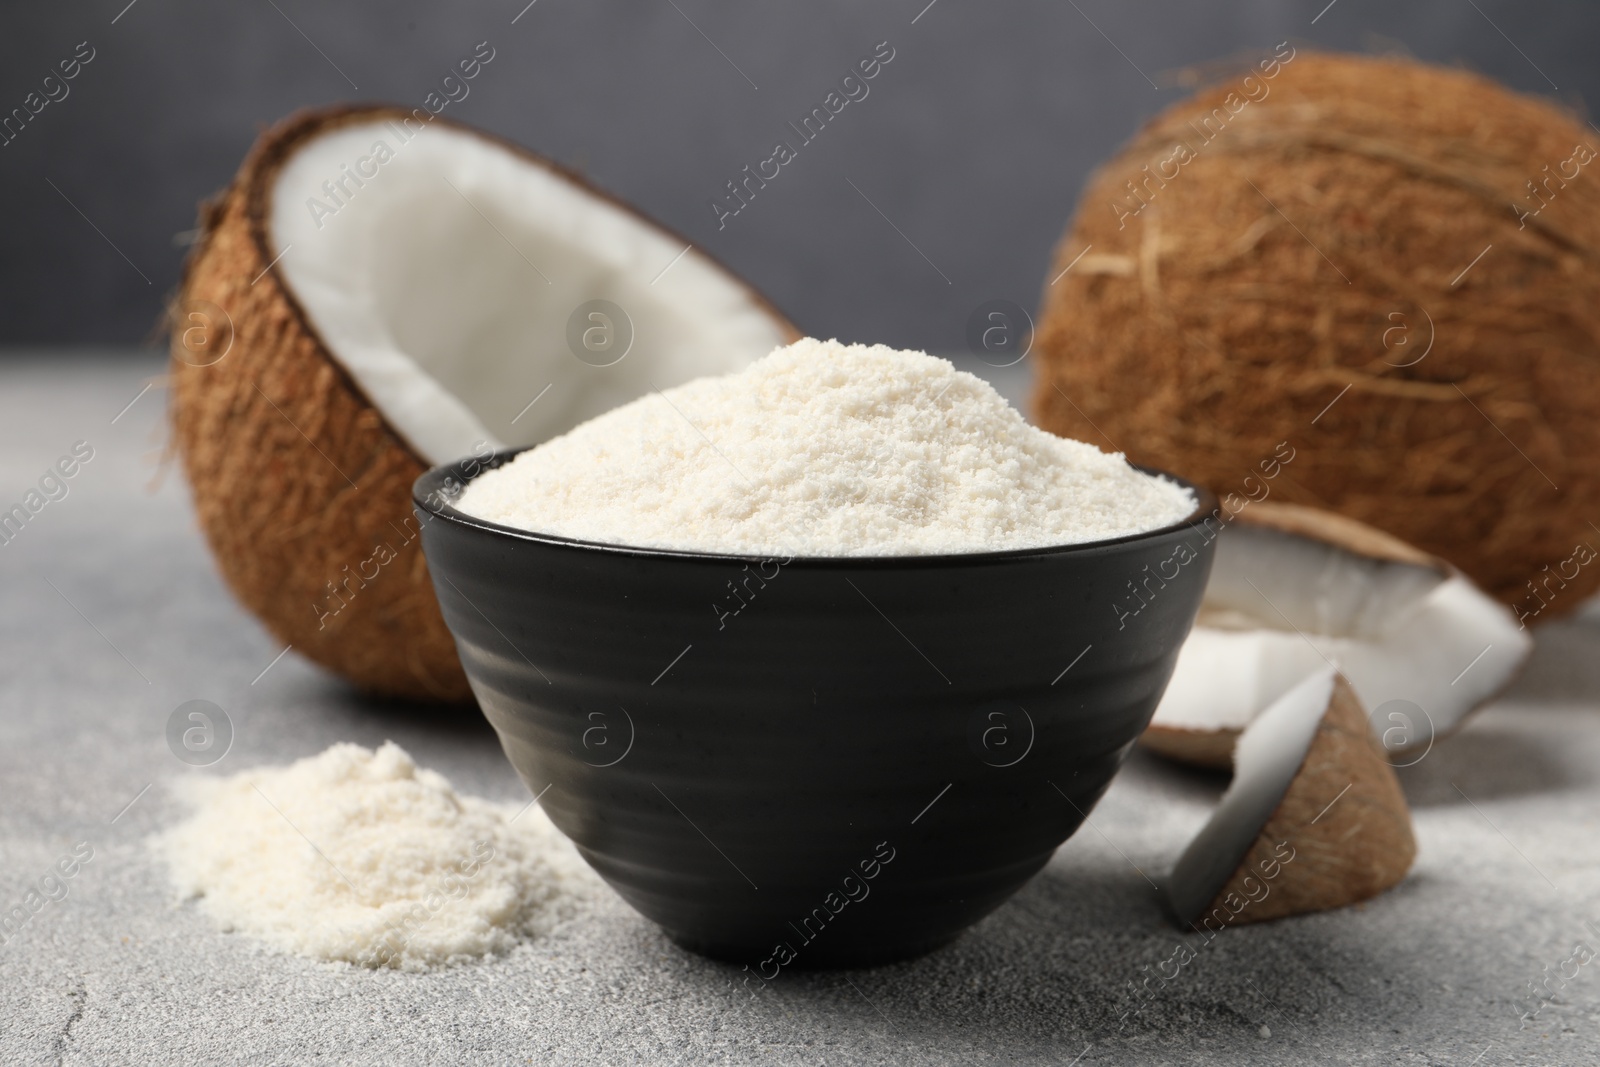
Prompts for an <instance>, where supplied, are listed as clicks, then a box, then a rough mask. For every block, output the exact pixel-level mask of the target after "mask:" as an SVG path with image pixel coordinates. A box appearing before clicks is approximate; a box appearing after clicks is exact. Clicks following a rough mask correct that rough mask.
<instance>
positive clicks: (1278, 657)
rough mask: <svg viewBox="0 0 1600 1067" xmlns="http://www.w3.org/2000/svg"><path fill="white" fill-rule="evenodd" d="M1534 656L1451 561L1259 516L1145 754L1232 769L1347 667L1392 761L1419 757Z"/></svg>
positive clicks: (1313, 524) (1242, 538) (1332, 521)
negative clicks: (1288, 703) (1335, 671)
mask: <svg viewBox="0 0 1600 1067" xmlns="http://www.w3.org/2000/svg"><path fill="white" fill-rule="evenodd" d="M1532 646H1533V641H1532V637H1531V635H1530V634H1529V633H1528V632H1527V630H1526V629H1525V628H1523V627H1521V626H1519V624H1518V623H1517V621H1516V619H1515V618H1514V617H1513V616H1512V614H1511V612H1510V611H1509V610H1508V609H1507V608H1505V607H1504V606H1502V605H1500V604H1498V603H1496V602H1495V601H1494V600H1492V599H1491V598H1490V597H1489V596H1488V595H1487V594H1485V593H1483V592H1482V591H1481V590H1479V589H1478V588H1477V587H1476V586H1475V585H1473V584H1472V582H1471V581H1470V580H1469V579H1468V578H1467V577H1466V576H1465V575H1463V574H1462V573H1461V572H1459V571H1457V570H1455V569H1454V568H1453V567H1451V566H1449V565H1448V564H1446V563H1444V562H1443V561H1442V560H1439V559H1436V558H1435V557H1432V556H1430V555H1428V554H1427V553H1425V552H1422V551H1420V550H1418V549H1416V548H1413V547H1412V546H1410V545H1407V544H1405V543H1404V542H1402V541H1400V540H1398V539H1397V538H1394V537H1390V536H1389V535H1388V534H1385V533H1383V532H1382V531H1380V530H1375V529H1373V528H1372V527H1370V526H1366V525H1364V524H1362V523H1359V522H1356V521H1355V520H1353V519H1349V518H1345V517H1343V516H1339V515H1334V514H1332V513H1330V512H1325V511H1319V510H1316V509H1314V508H1304V507H1299V506H1296V505H1287V504H1275V503H1259V504H1252V505H1250V506H1249V507H1247V508H1245V509H1244V510H1243V511H1242V512H1240V513H1239V515H1238V517H1237V518H1236V520H1235V521H1233V522H1231V523H1229V524H1228V526H1227V527H1225V528H1224V530H1223V531H1222V533H1221V534H1219V536H1218V539H1217V550H1216V559H1215V563H1214V565H1213V567H1212V571H1211V578H1210V581H1209V583H1208V584H1207V586H1206V593H1205V599H1204V601H1203V602H1202V606H1201V610H1200V615H1199V617H1198V619H1197V620H1196V624H1195V627H1194V629H1193V630H1192V631H1191V633H1190V635H1189V637H1188V639H1187V640H1186V641H1185V643H1184V646H1183V648H1182V650H1181V651H1180V653H1179V657H1178V664H1177V667H1176V669H1175V670H1174V672H1173V676H1172V681H1171V682H1170V683H1169V684H1168V686H1167V690H1166V693H1165V694H1164V695H1163V697H1162V701H1161V704H1160V705H1159V706H1158V707H1157V709H1156V712H1155V715H1154V717H1153V718H1152V720H1151V724H1150V727H1149V729H1148V730H1147V731H1146V732H1145V735H1144V738H1143V740H1144V744H1145V745H1146V746H1147V747H1149V748H1151V749H1153V750H1155V751H1157V752H1160V753H1161V754H1162V755H1165V756H1169V757H1171V758H1173V759H1178V760H1182V761H1184V762H1187V763H1194V764H1198V765H1201V766H1209V767H1221V768H1225V767H1227V766H1229V765H1230V763H1231V759H1230V757H1231V753H1232V749H1233V743H1234V741H1235V740H1236V739H1237V738H1238V736H1239V733H1240V731H1241V730H1243V729H1244V728H1245V727H1246V726H1248V725H1249V723H1250V722H1251V721H1252V720H1253V719H1254V718H1255V717H1256V716H1257V715H1258V714H1260V713H1261V712H1262V711H1263V709H1265V708H1266V707H1267V706H1268V705H1270V704H1271V703H1272V702H1273V701H1274V700H1276V699H1277V698H1278V697H1280V696H1282V695H1283V694H1284V693H1285V692H1287V691H1288V690H1289V689H1291V688H1292V687H1293V686H1295V685H1296V684H1297V683H1299V682H1300V681H1301V680H1302V679H1303V678H1305V677H1306V676H1307V675H1309V674H1311V673H1314V672H1316V671H1318V670H1320V669H1323V668H1325V667H1327V666H1329V665H1330V664H1336V665H1337V666H1338V667H1339V669H1340V670H1341V671H1343V673H1344V674H1345V676H1346V677H1347V678H1348V679H1349V681H1350V684H1351V685H1352V686H1353V687H1354V689H1355V691H1356V693H1357V694H1358V695H1359V696H1360V698H1361V701H1362V703H1363V704H1364V705H1365V706H1366V707H1367V708H1368V710H1369V711H1371V712H1373V713H1374V714H1373V724H1372V725H1373V728H1374V731H1375V733H1377V734H1378V735H1379V738H1380V740H1381V742H1382V743H1383V745H1384V747H1385V749H1386V750H1388V751H1389V752H1390V754H1391V755H1392V756H1394V757H1396V758H1403V757H1405V756H1407V755H1411V756H1415V755H1416V754H1417V753H1418V752H1420V751H1425V750H1426V747H1427V746H1428V745H1431V744H1432V743H1433V742H1434V741H1435V740H1436V739H1437V738H1439V737H1441V736H1443V735H1445V734H1448V733H1449V732H1451V731H1453V730H1454V729H1456V728H1457V727H1458V726H1459V725H1460V724H1461V722H1462V720H1463V719H1464V718H1465V717H1466V716H1467V715H1468V714H1469V713H1470V712H1472V711H1473V710H1474V709H1476V708H1477V707H1479V706H1481V705H1482V704H1483V703H1484V702H1485V701H1487V700H1488V699H1490V698H1491V697H1492V696H1494V694H1495V693H1497V692H1499V691H1500V689H1501V688H1503V687H1504V686H1505V684H1506V683H1507V682H1509V681H1510V679H1511V678H1512V677H1513V676H1514V675H1515V673H1516V672H1517V670H1518V669H1520V667H1521V666H1522V664H1523V662H1524V661H1525V660H1526V659H1527V656H1528V654H1529V652H1530V651H1531V650H1532Z"/></svg>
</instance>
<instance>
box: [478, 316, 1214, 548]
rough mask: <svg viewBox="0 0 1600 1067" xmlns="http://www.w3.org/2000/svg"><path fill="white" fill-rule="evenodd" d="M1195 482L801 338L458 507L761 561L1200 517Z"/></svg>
mask: <svg viewBox="0 0 1600 1067" xmlns="http://www.w3.org/2000/svg"><path fill="white" fill-rule="evenodd" d="M1195 504H1196V501H1195V499H1194V496H1193V495H1192V494H1191V493H1190V492H1189V490H1187V489H1185V488H1183V487H1182V486H1180V485H1178V484H1177V483H1175V482H1172V481H1169V480H1167V479H1165V478H1159V477H1154V476H1151V475H1148V474H1144V473H1143V472H1141V471H1137V470H1135V469H1134V468H1133V467H1131V466H1129V465H1128V463H1127V462H1126V461H1125V460H1124V459H1123V457H1122V456H1121V455H1120V454H1115V453H1105V452H1101V451H1100V450H1099V449H1097V448H1095V447H1094V446H1093V445H1090V444H1087V443H1085V442H1082V441H1073V440H1068V439H1066V438H1062V437H1057V436H1055V435H1054V434H1051V433H1048V432H1046V431H1044V430H1041V429H1038V428H1037V427H1034V426H1030V425H1028V423H1026V422H1025V421H1024V420H1023V418H1022V416H1021V415H1020V414H1018V413H1017V411H1016V410H1015V409H1014V408H1012V407H1011V406H1010V405H1009V404H1007V403H1006V401H1005V399H1004V398H1003V397H1001V396H1000V394H999V393H997V392H995V391H994V389H993V387H991V386H990V385H989V384H988V383H987V382H985V381H983V380H982V379H981V378H978V377H976V376H975V375H971V374H967V373H964V372H961V371H958V370H956V369H955V366H954V365H953V364H951V363H950V362H949V361H948V360H943V359H937V358H935V357H933V356H929V355H926V354H924V353H921V352H903V351H897V350H895V349H891V348H887V347H885V346H883V345H872V346H867V345H844V344H840V343H839V342H837V341H818V340H815V339H811V338H807V339H805V340H801V341H797V342H795V343H794V344H792V345H789V346H787V347H781V348H778V349H775V350H774V351H773V352H772V353H771V354H770V355H768V356H766V357H765V358H764V359H761V360H758V361H757V362H755V363H754V364H752V365H751V366H749V367H747V368H745V369H744V370H742V371H739V372H737V373H734V374H729V375H725V376H722V377H713V378H701V379H698V380H696V381H692V382H689V383H688V384H687V385H681V386H678V387H676V388H673V389H668V390H667V391H666V392H664V393H651V394H649V395H647V396H644V397H642V398H640V399H639V400H635V401H633V402H632V403H630V404H624V405H623V406H622V407H619V408H616V409H614V410H612V411H610V412H607V413H606V414H604V415H601V416H599V417H598V418H595V419H591V420H590V421H589V422H586V423H584V424H583V425H581V426H579V427H577V428H576V429H574V430H572V431H571V432H569V433H567V434H565V435H563V436H561V437H557V438H555V439H553V440H550V441H547V442H545V443H544V444H541V445H539V446H538V447H536V448H533V449H531V450H529V451H527V452H525V453H523V454H521V455H519V456H518V457H517V458H516V459H514V460H513V461H512V462H510V463H508V464H506V465H505V466H503V467H500V468H498V469H496V470H493V471H489V472H487V473H485V474H482V475H480V476H479V477H478V478H476V479H474V480H473V481H472V482H471V483H470V484H469V485H468V486H467V488H466V490H465V491H464V492H463V493H462V495H461V497H460V498H459V499H458V500H457V501H456V504H455V506H456V507H457V508H458V509H459V510H461V511H464V512H466V513H467V514H469V515H474V516H477V517H478V518H482V519H487V520H489V521H491V522H497V523H500V524H502V525H506V526H513V527H517V528H520V529H525V530H531V531H536V532H541V533H548V534H555V535H558V536H563V537H571V538H576V539H579V540H585V541H599V542H606V543H611V544H625V545H637V546H642V547H654V548H673V549H685V550H696V551H703V552H724V553H736V554H751V555H801V556H882V555H926V554H940V553H960V552H983V551H995V550H1001V549H1015V548H1038V547H1043V546H1048V545H1064V544H1075V543H1078V542H1083V541H1097V540H1102V539H1105V538H1110V537H1120V536H1123V535H1126V534H1133V533H1140V532H1142V531H1145V530H1152V529H1156V528H1158V527H1161V526H1166V525H1168V524H1170V523H1174V522H1177V521H1179V520H1181V519H1183V518H1185V517H1186V516H1188V515H1189V514H1190V513H1191V512H1192V511H1193V510H1194V508H1195Z"/></svg>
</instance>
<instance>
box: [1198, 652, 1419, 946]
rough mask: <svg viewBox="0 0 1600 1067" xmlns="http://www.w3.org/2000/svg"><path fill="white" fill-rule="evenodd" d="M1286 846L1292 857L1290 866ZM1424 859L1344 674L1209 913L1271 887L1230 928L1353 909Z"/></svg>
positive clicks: (1383, 758) (1403, 803) (1395, 780)
mask: <svg viewBox="0 0 1600 1067" xmlns="http://www.w3.org/2000/svg"><path fill="white" fill-rule="evenodd" d="M1285 844H1286V845H1287V846H1288V848H1290V849H1292V850H1293V853H1292V855H1293V858H1292V859H1288V860H1285V859H1284V856H1285V855H1287V854H1288V853H1286V852H1284V851H1282V846H1283V845H1285ZM1416 855H1417V840H1416V837H1415V835H1413V833H1412V830H1411V812H1410V809H1409V808H1407V807H1406V798H1405V794H1404V793H1403V792H1402V791H1401V789H1400V781H1399V779H1398V778H1396V777H1395V773H1394V769H1393V768H1392V767H1390V766H1389V760H1388V758H1387V756H1385V755H1384V752H1383V748H1382V746H1381V745H1379V744H1378V742H1377V741H1376V740H1375V739H1374V738H1373V736H1372V732H1371V730H1370V729H1369V728H1368V727H1367V716H1366V712H1365V711H1364V710H1363V709H1362V707H1361V701H1360V700H1359V699H1358V698H1357V697H1356V694H1355V690H1353V689H1351V688H1350V683H1349V682H1347V681H1345V680H1344V677H1343V676H1337V677H1336V678H1335V679H1334V685H1333V694H1332V697H1331V698H1330V700H1329V702H1328V710H1327V712H1326V713H1324V715H1323V717H1322V722H1321V724H1320V725H1319V726H1318V727H1317V733H1316V736H1315V737H1314V738H1313V739H1312V741H1311V747H1310V748H1309V749H1308V750H1307V752H1306V757H1305V760H1304V761H1303V762H1302V763H1301V764H1300V770H1299V771H1298V772H1297V773H1296V774H1295V776H1294V780H1293V781H1292V782H1291V783H1290V784H1289V789H1288V791H1287V792H1286V793H1285V794H1284V797H1283V800H1282V801H1281V802H1279V804H1278V807H1277V810H1276V811H1274V812H1273V813H1272V816H1271V818H1269V819H1268V820H1267V824H1266V826H1265V827H1263V828H1262V830H1261V833H1260V834H1259V835H1258V836H1257V838H1256V840H1255V842H1254V843H1253V844H1252V845H1251V846H1250V850H1249V851H1248V852H1247V853H1246V854H1245V857H1244V860H1243V861H1242V862H1241V863H1240V864H1239V867H1238V869H1237V870H1236V871H1235V872H1234V874H1233V876H1232V877H1231V878H1229V879H1228V882H1227V884H1226V885H1224V886H1223V888H1222V891H1221V892H1219V893H1218V894H1217V896H1216V899H1215V900H1213V901H1212V904H1211V907H1210V908H1208V909H1207V912H1206V913H1207V914H1212V915H1215V914H1218V913H1217V911H1216V909H1218V908H1221V909H1223V911H1222V913H1221V914H1231V912H1232V911H1233V909H1231V908H1229V907H1228V901H1229V895H1230V894H1233V901H1234V902H1238V901H1241V900H1246V899H1249V897H1250V895H1251V892H1250V891H1251V890H1252V888H1253V889H1254V892H1255V893H1258V894H1259V893H1260V891H1261V889H1260V887H1261V886H1262V885H1263V884H1265V885H1266V887H1267V889H1268V892H1267V895H1266V896H1265V897H1264V898H1262V899H1260V900H1257V901H1253V902H1251V903H1250V904H1249V905H1248V906H1246V907H1244V908H1243V909H1242V910H1240V911H1238V913H1237V914H1236V915H1231V918H1230V919H1229V920H1228V921H1229V922H1230V923H1251V922H1262V921H1264V920H1267V919H1280V918H1283V917H1284V916H1286V915H1299V914H1302V913H1304V912H1310V911H1323V910H1326V909H1328V908H1339V907H1343V906H1344V905H1346V904H1354V903H1355V902H1356V901H1358V900H1366V899H1368V898H1369V897H1374V896H1377V895H1378V894H1379V893H1381V892H1383V891H1384V890H1385V889H1388V888H1389V887H1390V886H1393V885H1395V884H1397V883H1399V882H1400V880H1401V879H1403V878H1404V877H1405V876H1406V872H1407V871H1409V870H1410V869H1411V863H1412V861H1413V860H1415V859H1416ZM1274 861H1276V869H1277V870H1278V875H1277V877H1276V878H1272V879H1267V880H1265V881H1264V880H1263V877H1262V872H1263V871H1264V870H1271V869H1273V866H1272V864H1273V862H1274ZM1247 878H1248V879H1250V883H1249V884H1247V883H1246V881H1245V879H1247Z"/></svg>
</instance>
